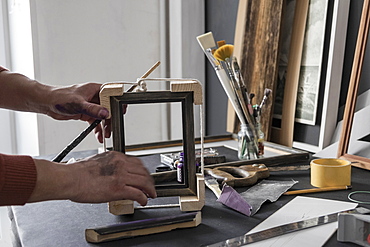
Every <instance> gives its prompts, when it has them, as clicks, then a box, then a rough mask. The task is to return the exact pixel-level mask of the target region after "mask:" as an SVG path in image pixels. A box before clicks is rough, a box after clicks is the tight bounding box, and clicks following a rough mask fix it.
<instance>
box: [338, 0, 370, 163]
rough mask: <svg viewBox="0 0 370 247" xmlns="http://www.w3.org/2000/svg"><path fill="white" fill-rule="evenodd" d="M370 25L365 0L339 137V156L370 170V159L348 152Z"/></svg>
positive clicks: (369, 10) (368, 2)
mask: <svg viewBox="0 0 370 247" xmlns="http://www.w3.org/2000/svg"><path fill="white" fill-rule="evenodd" d="M369 27H370V0H364V3H363V8H362V14H361V20H360V26H359V31H358V36H357V42H356V49H355V55H354V59H353V65H352V72H351V78H350V83H349V88H348V93H347V100H346V106H345V109H344V116H343V125H342V131H341V136H340V139H339V145H338V153H337V157H341V158H344V159H347V160H349V161H351V162H352V165H353V166H356V167H360V168H364V169H367V170H370V159H368V158H364V157H360V156H357V155H351V154H348V153H347V152H348V149H349V143H350V137H351V131H352V125H353V118H354V114H355V107H356V101H357V93H358V87H359V83H360V78H361V73H362V65H363V61H364V57H365V51H366V46H367V40H368V33H369Z"/></svg>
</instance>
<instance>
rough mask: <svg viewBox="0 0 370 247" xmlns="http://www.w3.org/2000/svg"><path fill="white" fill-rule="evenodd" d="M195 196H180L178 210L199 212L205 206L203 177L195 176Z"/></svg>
mask: <svg viewBox="0 0 370 247" xmlns="http://www.w3.org/2000/svg"><path fill="white" fill-rule="evenodd" d="M196 176H197V186H198V188H197V195H196V196H180V197H179V202H180V210H181V211H183V212H186V211H199V210H201V209H202V208H203V206H204V204H205V184H204V176H203V175H202V174H197V175H196Z"/></svg>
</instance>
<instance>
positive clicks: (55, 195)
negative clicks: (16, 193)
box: [29, 151, 156, 206]
mask: <svg viewBox="0 0 370 247" xmlns="http://www.w3.org/2000/svg"><path fill="white" fill-rule="evenodd" d="M35 163H36V168H37V183H36V188H35V190H34V192H33V194H32V195H31V198H30V200H29V202H36V201H43V200H55V199H69V200H71V201H74V202H81V203H102V202H110V201H117V200H126V199H127V200H133V201H137V202H138V203H140V204H141V205H143V206H144V205H146V204H147V200H148V199H147V198H148V197H151V198H155V197H156V191H155V187H154V180H153V178H152V177H151V176H150V174H149V172H148V171H147V169H146V168H145V167H144V166H143V164H142V163H141V161H140V160H139V159H138V158H136V157H132V156H127V155H125V154H123V153H120V152H115V151H112V152H106V153H102V154H98V155H95V156H92V157H89V158H86V159H83V160H80V161H78V162H75V163H72V164H67V165H62V164H58V163H51V162H48V161H42V160H35ZM47 163H48V164H47Z"/></svg>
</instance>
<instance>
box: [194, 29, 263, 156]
mask: <svg viewBox="0 0 370 247" xmlns="http://www.w3.org/2000/svg"><path fill="white" fill-rule="evenodd" d="M197 40H198V42H199V45H200V46H201V47H202V49H203V51H204V53H205V54H206V56H207V58H208V60H209V62H210V63H211V64H212V66H213V68H214V69H215V71H216V74H217V76H218V78H219V80H220V82H221V85H222V86H223V88H224V90H225V92H226V95H227V96H228V98H229V100H230V102H231V104H232V106H233V108H234V110H235V112H236V115H237V116H238V118H239V120H240V122H241V124H242V126H243V127H244V128H247V129H248V131H244V132H243V136H241V138H242V140H241V142H243V143H244V144H247V145H244V144H243V145H241V147H243V149H242V150H240V151H241V152H243V153H242V154H240V155H239V158H241V159H244V158H246V159H250V158H251V157H259V151H258V145H257V138H256V136H257V131H256V128H255V119H254V117H253V108H252V105H251V101H250V98H249V93H248V91H247V89H246V87H245V83H244V80H243V77H242V74H241V72H240V67H239V64H238V61H237V59H236V58H235V57H234V56H233V50H234V46H233V45H230V44H226V43H225V41H219V42H217V45H216V43H215V40H214V38H213V34H212V32H209V33H206V34H203V35H200V36H198V37H197ZM246 147H248V148H246Z"/></svg>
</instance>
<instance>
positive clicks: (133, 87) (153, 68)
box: [127, 61, 161, 92]
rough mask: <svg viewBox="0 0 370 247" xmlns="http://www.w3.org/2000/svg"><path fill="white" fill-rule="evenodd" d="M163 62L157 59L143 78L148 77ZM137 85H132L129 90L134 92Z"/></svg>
mask: <svg viewBox="0 0 370 247" xmlns="http://www.w3.org/2000/svg"><path fill="white" fill-rule="evenodd" d="M160 64H161V62H160V61H157V62H156V63H155V64H154V65H153V66H152V67H151V68H150V69H149V70H148V71H147V72H146V73H145V74H144V75H143V76H142V77H141V78H147V77H148V76H149V75H150V74H151V73H152V72H153V71H154V70H155V69H156V68H157V67H158V66H159V65H160ZM136 87H137V85H132V86H131V87H130V88H129V89H128V90H127V92H132V91H134V89H135V88H136Z"/></svg>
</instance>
